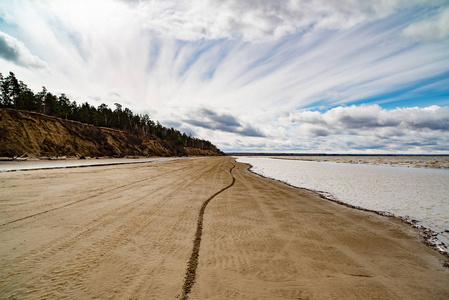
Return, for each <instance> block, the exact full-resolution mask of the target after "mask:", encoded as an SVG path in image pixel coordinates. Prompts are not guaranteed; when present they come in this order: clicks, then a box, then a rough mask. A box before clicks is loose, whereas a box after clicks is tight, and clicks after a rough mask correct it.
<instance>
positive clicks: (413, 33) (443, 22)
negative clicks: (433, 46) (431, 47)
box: [404, 7, 449, 42]
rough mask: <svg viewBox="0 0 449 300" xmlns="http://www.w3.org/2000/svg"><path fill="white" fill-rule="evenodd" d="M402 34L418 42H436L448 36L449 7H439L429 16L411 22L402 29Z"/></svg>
mask: <svg viewBox="0 0 449 300" xmlns="http://www.w3.org/2000/svg"><path fill="white" fill-rule="evenodd" d="M404 34H405V35H408V36H410V37H412V38H413V39H414V40H416V41H419V42H436V41H441V40H445V39H447V38H448V37H449V7H446V8H444V9H440V10H439V12H438V13H437V14H436V15H435V16H433V17H431V18H429V19H425V20H422V21H419V22H416V23H412V24H410V25H409V26H407V27H406V28H405V29H404Z"/></svg>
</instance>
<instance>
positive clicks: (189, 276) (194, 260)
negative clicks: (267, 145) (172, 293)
mask: <svg viewBox="0 0 449 300" xmlns="http://www.w3.org/2000/svg"><path fill="white" fill-rule="evenodd" d="M234 168H235V165H234V164H233V166H232V167H231V169H230V170H229V173H230V174H231V176H232V182H231V184H229V185H228V186H226V187H224V188H222V189H221V190H219V191H218V192H216V193H215V194H213V195H212V196H210V197H209V198H208V199H207V200H206V201H204V203H203V205H201V208H200V212H199V214H198V221H197V223H196V232H195V239H194V240H193V248H192V254H191V255H190V259H189V262H188V264H187V272H186V276H185V280H184V285H183V287H182V295H181V300H187V299H188V294H189V293H190V291H191V290H192V287H193V285H194V284H195V278H196V269H197V267H198V257H199V253H200V246H201V236H202V234H203V218H204V212H205V210H206V207H207V205H208V204H209V202H210V201H211V200H212V199H214V198H215V197H216V196H218V195H219V194H221V193H223V192H224V191H226V190H227V189H229V188H230V187H232V186H233V185H234V183H235V177H234V175H233V174H232V170H233V169H234Z"/></svg>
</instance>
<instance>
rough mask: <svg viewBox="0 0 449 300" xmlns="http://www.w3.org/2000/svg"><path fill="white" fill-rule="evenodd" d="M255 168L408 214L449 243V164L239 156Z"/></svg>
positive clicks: (374, 207) (336, 195) (354, 202)
mask: <svg viewBox="0 0 449 300" xmlns="http://www.w3.org/2000/svg"><path fill="white" fill-rule="evenodd" d="M238 161H239V162H243V163H249V164H251V165H252V166H253V168H252V171H253V172H255V173H258V174H260V175H263V176H265V177H269V178H273V179H277V180H281V181H284V182H287V183H289V184H291V185H293V186H296V187H302V188H307V189H311V190H315V191H320V192H326V193H329V194H331V195H332V197H334V198H336V199H338V200H340V201H343V202H345V203H348V204H351V205H355V206H360V207H363V208H367V209H371V210H376V211H385V212H390V213H392V214H394V215H397V216H402V217H405V216H408V217H410V218H411V219H415V220H418V221H419V223H418V224H419V225H423V226H425V227H427V228H430V229H432V230H433V231H435V232H437V233H439V234H438V239H439V240H440V241H442V242H444V243H445V244H446V245H449V233H448V232H446V230H449V169H437V168H418V167H410V166H408V167H407V166H400V165H395V166H390V165H369V164H349V163H337V162H328V161H327V162H317V161H300V160H284V159H272V158H266V157H263V158H261V157H239V158H238Z"/></svg>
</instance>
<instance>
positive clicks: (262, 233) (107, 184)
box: [0, 157, 449, 299]
mask: <svg viewBox="0 0 449 300" xmlns="http://www.w3.org/2000/svg"><path fill="white" fill-rule="evenodd" d="M0 257H1V259H0V299H94V298H97V299H182V298H183V299H187V298H188V299H448V298H449V284H448V282H449V269H448V268H444V267H443V263H444V262H445V261H447V258H446V257H444V256H443V255H441V254H439V253H438V252H437V251H435V250H433V249H431V248H429V247H427V246H426V245H424V244H423V243H422V240H421V237H420V236H419V233H418V231H416V230H415V229H413V228H411V227H410V226H409V225H407V224H405V223H402V222H400V221H399V220H396V219H393V218H386V217H382V216H379V215H376V214H374V213H369V212H363V211H358V210H355V209H351V208H348V207H346V206H343V205H339V204H337V203H334V202H331V201H328V200H325V199H322V198H321V197H320V196H319V195H317V194H315V193H313V192H311V191H308V190H303V189H297V188H294V187H290V186H287V185H285V184H283V183H280V182H277V181H274V180H270V179H266V178H262V177H260V176H258V175H255V174H253V173H251V172H249V171H248V166H247V165H244V164H241V163H236V162H235V161H234V159H233V158H231V157H215V158H198V159H188V160H175V161H166V162H153V163H148V164H146V163H141V164H127V165H114V166H96V167H82V168H70V169H47V170H31V171H19V172H3V173H0ZM187 271H188V274H186V272H187Z"/></svg>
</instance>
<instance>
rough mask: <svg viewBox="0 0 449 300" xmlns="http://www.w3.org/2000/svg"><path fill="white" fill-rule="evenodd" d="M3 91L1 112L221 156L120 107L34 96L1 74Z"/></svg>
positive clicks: (49, 95)
mask: <svg viewBox="0 0 449 300" xmlns="http://www.w3.org/2000/svg"><path fill="white" fill-rule="evenodd" d="M0 90H1V91H0V93H1V95H0V96H1V98H0V107H2V108H14V109H21V110H28V111H34V112H39V113H42V114H45V115H50V116H55V117H60V118H63V119H67V120H73V121H78V122H82V123H86V124H91V125H95V126H103V127H109V128H115V129H121V130H129V131H132V132H133V133H135V134H138V135H147V136H155V137H158V138H160V139H161V140H165V141H168V142H171V143H173V144H175V145H176V146H182V147H193V148H200V149H203V150H212V151H216V152H219V150H218V149H217V148H216V147H215V146H214V145H213V144H212V143H211V142H209V141H206V140H202V139H198V138H195V137H191V136H188V135H186V134H185V133H181V132H180V131H179V130H176V129H174V128H167V127H164V126H162V125H161V124H160V123H159V121H157V122H154V121H153V120H151V119H150V117H149V116H148V115H147V114H144V115H138V114H134V113H133V112H132V111H131V110H130V109H128V108H123V106H122V105H121V104H119V103H115V104H114V105H115V109H111V108H109V107H108V106H107V105H106V104H101V105H100V106H98V107H97V108H96V107H95V106H93V105H90V104H89V103H87V102H85V103H82V104H80V105H78V104H77V103H76V101H73V102H72V101H70V100H69V98H68V97H67V96H66V95H65V94H61V95H60V96H56V95H54V94H52V93H50V92H49V91H47V89H46V88H45V87H42V91H40V92H38V93H34V92H33V91H32V90H30V89H29V88H28V87H27V85H26V84H25V83H23V82H22V81H19V80H18V79H17V78H16V76H15V75H14V73H12V72H9V75H8V76H7V77H3V75H2V74H1V73H0Z"/></svg>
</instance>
